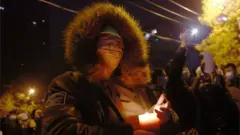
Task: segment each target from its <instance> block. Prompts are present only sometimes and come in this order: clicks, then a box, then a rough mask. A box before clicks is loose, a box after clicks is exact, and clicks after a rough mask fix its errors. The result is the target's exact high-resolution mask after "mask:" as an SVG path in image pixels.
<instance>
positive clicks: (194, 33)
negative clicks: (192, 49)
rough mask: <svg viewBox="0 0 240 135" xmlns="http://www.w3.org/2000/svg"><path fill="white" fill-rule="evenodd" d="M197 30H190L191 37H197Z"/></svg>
mask: <svg viewBox="0 0 240 135" xmlns="http://www.w3.org/2000/svg"><path fill="white" fill-rule="evenodd" d="M198 32H199V31H198V29H197V28H193V29H192V30H191V35H192V36H195V35H197V34H198Z"/></svg>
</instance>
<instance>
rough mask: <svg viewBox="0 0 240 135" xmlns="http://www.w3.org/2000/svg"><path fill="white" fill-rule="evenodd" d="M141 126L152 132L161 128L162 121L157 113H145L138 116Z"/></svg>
mask: <svg viewBox="0 0 240 135" xmlns="http://www.w3.org/2000/svg"><path fill="white" fill-rule="evenodd" d="M138 119H139V124H140V127H141V128H142V129H145V130H151V129H156V128H159V127H160V124H161V120H160V119H159V118H158V117H157V114H156V113H145V114H142V115H139V116H138Z"/></svg>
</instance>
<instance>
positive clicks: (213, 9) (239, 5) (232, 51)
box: [196, 0, 240, 66]
mask: <svg viewBox="0 0 240 135" xmlns="http://www.w3.org/2000/svg"><path fill="white" fill-rule="evenodd" d="M213 1H217V0H203V2H202V3H203V8H202V9H203V14H202V16H201V17H199V20H200V21H201V22H202V23H204V24H207V25H209V26H211V27H212V32H211V33H210V35H209V36H208V37H207V38H206V39H205V40H203V41H202V43H201V44H200V45H197V46H196V49H198V50H200V51H204V50H207V51H209V52H211V53H212V54H213V55H214V60H215V62H216V64H217V65H219V66H222V65H226V64H227V63H235V64H236V65H240V37H239V34H240V33H239V27H238V23H237V19H238V18H239V17H240V0H219V1H222V3H221V2H219V3H215V5H214V4H213V3H212V2H213ZM224 2H225V3H224ZM226 2H228V3H227V5H226ZM224 4H225V6H224ZM222 14H224V15H226V16H227V18H228V20H227V21H226V22H222V23H220V22H218V21H217V17H218V16H219V15H222Z"/></svg>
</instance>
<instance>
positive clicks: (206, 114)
mask: <svg viewBox="0 0 240 135" xmlns="http://www.w3.org/2000/svg"><path fill="white" fill-rule="evenodd" d="M196 96H197V98H198V101H199V105H200V113H199V114H200V120H199V133H200V134H202V135H215V134H220V135H238V134H239V131H238V130H239V116H238V115H239V114H238V109H237V106H236V104H235V103H234V101H233V100H232V98H231V96H230V94H229V93H228V91H227V89H226V88H225V87H221V85H219V84H214V83H208V84H205V85H203V86H202V87H200V88H199V89H198V90H197V91H196Z"/></svg>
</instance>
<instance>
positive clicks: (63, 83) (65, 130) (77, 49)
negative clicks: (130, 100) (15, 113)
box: [41, 3, 164, 135]
mask: <svg viewBox="0 0 240 135" xmlns="http://www.w3.org/2000/svg"><path fill="white" fill-rule="evenodd" d="M65 57H66V60H67V62H68V63H69V64H70V65H72V66H73V67H74V69H75V71H68V72H66V73H64V74H62V75H59V76H58V77H56V78H55V79H54V80H53V81H52V82H51V84H50V86H49V89H48V93H47V100H46V104H45V110H44V116H43V118H42V131H41V132H42V134H51V135H59V134H63V135H64V134H74V135H96V134H98V135H132V134H134V127H133V125H131V123H128V122H126V121H125V118H124V117H123V116H122V114H121V113H120V112H119V110H118V108H117V106H116V105H115V104H114V102H113V100H114V99H111V98H110V97H108V95H107V94H106V93H105V92H104V89H105V87H104V83H105V82H106V81H108V80H109V79H110V78H112V77H114V76H116V74H117V71H118V72H119V71H120V72H121V74H125V73H129V72H132V71H135V70H136V69H138V68H143V69H144V68H145V67H148V45H147V41H146V40H145V39H144V36H143V32H142V31H141V30H140V28H139V24H138V23H137V22H136V21H135V20H134V19H133V17H131V16H130V15H129V14H128V13H127V12H126V11H125V10H124V9H123V8H122V7H119V6H114V5H112V4H109V3H97V4H93V5H91V6H89V7H86V8H84V9H83V10H82V11H81V12H79V13H78V14H77V16H76V17H75V18H74V19H73V21H72V22H71V23H70V24H69V26H68V28H67V29H66V35H65ZM146 72H147V75H149V73H150V70H146ZM145 78H146V80H144V81H147V80H148V79H149V78H148V76H145ZM163 122H164V121H163Z"/></svg>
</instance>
